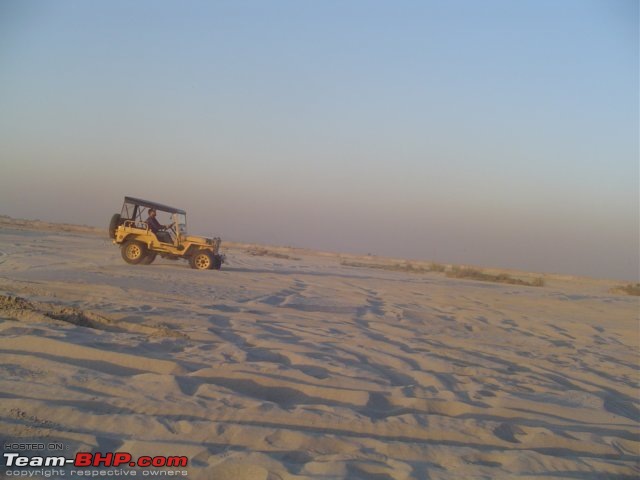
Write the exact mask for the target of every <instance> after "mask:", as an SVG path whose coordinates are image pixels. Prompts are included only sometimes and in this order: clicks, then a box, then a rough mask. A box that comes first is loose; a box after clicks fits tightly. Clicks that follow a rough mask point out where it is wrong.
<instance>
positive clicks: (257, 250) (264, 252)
mask: <svg viewBox="0 0 640 480" xmlns="http://www.w3.org/2000/svg"><path fill="white" fill-rule="evenodd" d="M247 252H248V253H249V255H253V256H256V257H273V258H281V259H284V260H300V259H299V258H297V257H292V256H291V255H287V254H284V253H279V252H274V251H272V250H268V249H266V248H264V247H253V248H251V249H249V250H248V251H247Z"/></svg>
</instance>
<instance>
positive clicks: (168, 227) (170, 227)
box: [167, 222, 178, 235]
mask: <svg viewBox="0 0 640 480" xmlns="http://www.w3.org/2000/svg"><path fill="white" fill-rule="evenodd" d="M167 229H168V230H171V231H172V232H173V233H174V234H175V235H178V232H177V231H176V222H173V223H172V224H171V225H167Z"/></svg>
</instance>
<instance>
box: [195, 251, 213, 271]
mask: <svg viewBox="0 0 640 480" xmlns="http://www.w3.org/2000/svg"><path fill="white" fill-rule="evenodd" d="M189 264H190V265H191V268H195V269H196V270H209V269H210V268H211V267H212V266H213V258H212V257H211V253H209V251H207V250H202V251H200V252H196V253H195V254H193V255H192V256H191V258H190V259H189Z"/></svg>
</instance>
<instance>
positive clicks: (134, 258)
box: [120, 240, 147, 265]
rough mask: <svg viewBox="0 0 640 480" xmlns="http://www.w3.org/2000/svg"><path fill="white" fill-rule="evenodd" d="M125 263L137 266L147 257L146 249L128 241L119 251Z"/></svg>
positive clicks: (133, 241) (138, 243)
mask: <svg viewBox="0 0 640 480" xmlns="http://www.w3.org/2000/svg"><path fill="white" fill-rule="evenodd" d="M120 253H122V258H123V259H124V261H125V262H127V263H130V264H132V265H137V264H139V263H140V262H142V260H144V258H145V257H146V256H147V247H145V245H144V244H143V243H141V242H138V241H136V240H129V241H128V242H126V243H125V244H124V245H122V249H121V251H120Z"/></svg>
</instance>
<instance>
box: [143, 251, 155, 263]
mask: <svg viewBox="0 0 640 480" xmlns="http://www.w3.org/2000/svg"><path fill="white" fill-rule="evenodd" d="M157 255H158V254H157V253H156V252H152V251H147V254H146V255H145V256H144V258H143V259H142V261H141V262H140V265H150V264H152V263H153V261H154V260H155V259H156V256H157Z"/></svg>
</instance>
